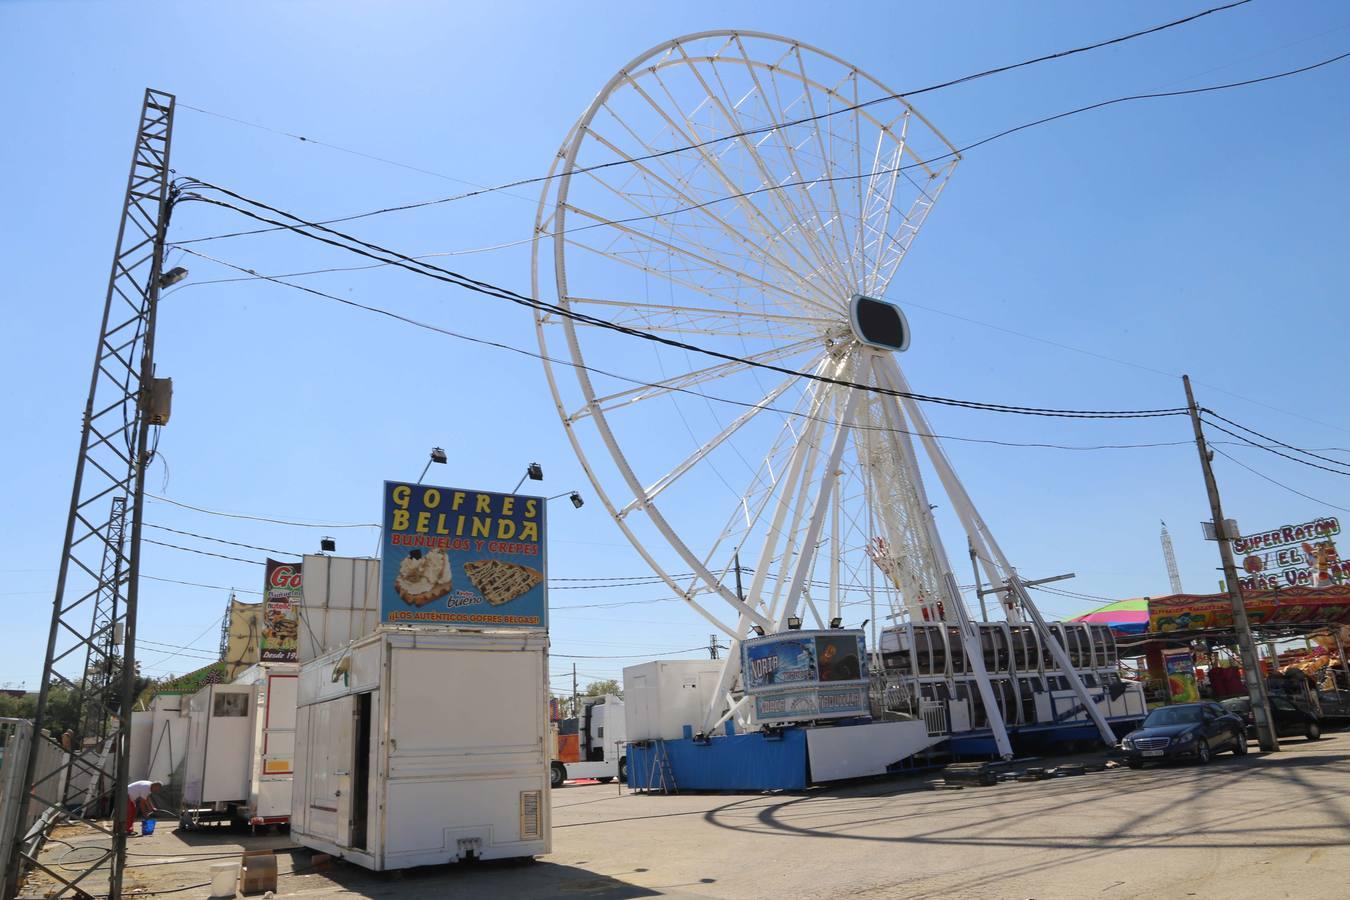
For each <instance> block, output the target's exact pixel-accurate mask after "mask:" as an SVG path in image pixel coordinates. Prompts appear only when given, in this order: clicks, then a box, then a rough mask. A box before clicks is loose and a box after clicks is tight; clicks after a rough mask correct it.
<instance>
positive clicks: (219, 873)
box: [211, 862, 239, 897]
mask: <svg viewBox="0 0 1350 900" xmlns="http://www.w3.org/2000/svg"><path fill="white" fill-rule="evenodd" d="M238 886H239V863H237V862H223V863H212V864H211V896H212V897H233V896H234V895H235V889H236V888H237V887H238Z"/></svg>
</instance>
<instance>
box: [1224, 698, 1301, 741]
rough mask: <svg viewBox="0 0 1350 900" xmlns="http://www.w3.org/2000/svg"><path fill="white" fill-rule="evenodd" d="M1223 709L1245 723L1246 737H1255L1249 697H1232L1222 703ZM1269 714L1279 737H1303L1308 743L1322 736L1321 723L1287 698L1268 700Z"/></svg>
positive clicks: (1254, 725) (1253, 718)
mask: <svg viewBox="0 0 1350 900" xmlns="http://www.w3.org/2000/svg"><path fill="white" fill-rule="evenodd" d="M1223 707H1224V709H1226V710H1228V711H1229V712H1231V713H1232V714H1233V715H1235V716H1238V717H1239V718H1241V719H1242V721H1244V722H1246V723H1247V736H1248V737H1252V738H1254V737H1256V719H1255V717H1253V716H1252V701H1251V698H1250V697H1234V698H1233V699H1231V700H1224V701H1223ZM1270 714H1271V715H1272V716H1274V717H1275V733H1276V734H1277V735H1279V736H1280V737H1296V736H1298V735H1300V734H1301V735H1303V736H1304V737H1306V738H1307V739H1308V740H1310V741H1315V740H1317V739H1318V738H1320V737H1321V736H1322V723H1321V721H1319V720H1318V718H1317V716H1315V715H1313V714H1312V713H1310V712H1308V711H1307V710H1306V709H1300V708H1299V707H1298V706H1296V705H1295V704H1294V702H1293V701H1292V700H1290V699H1289V698H1288V697H1280V696H1274V697H1271V698H1270Z"/></svg>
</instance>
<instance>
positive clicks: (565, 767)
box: [549, 694, 628, 787]
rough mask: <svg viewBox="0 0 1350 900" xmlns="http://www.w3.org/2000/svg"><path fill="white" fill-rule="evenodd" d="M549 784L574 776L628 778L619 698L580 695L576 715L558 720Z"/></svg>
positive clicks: (560, 783) (622, 715)
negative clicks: (578, 708) (578, 710)
mask: <svg viewBox="0 0 1350 900" xmlns="http://www.w3.org/2000/svg"><path fill="white" fill-rule="evenodd" d="M556 740H557V744H556V746H555V748H554V753H553V762H552V764H551V766H550V773H549V783H550V784H551V785H552V786H553V787H561V786H562V784H563V782H565V781H570V780H573V779H578V778H595V779H597V780H599V781H605V782H608V781H613V780H614V779H615V778H617V779H619V780H620V781H627V780H628V754H627V746H628V738H627V727H626V724H625V720H624V709H623V701H622V700H620V699H619V698H618V697H616V696H615V695H613V694H605V695H604V696H603V697H583V698H582V709H581V713H580V715H578V716H577V717H576V718H574V719H563V720H562V721H561V722H559V723H558V735H557V738H556Z"/></svg>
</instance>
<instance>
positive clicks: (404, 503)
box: [394, 484, 412, 509]
mask: <svg viewBox="0 0 1350 900" xmlns="http://www.w3.org/2000/svg"><path fill="white" fill-rule="evenodd" d="M411 498H412V488H410V487H408V486H407V485H406V484H400V485H399V486H398V487H396V488H394V505H395V506H398V507H401V508H403V509H407V508H408V500H409V499H411Z"/></svg>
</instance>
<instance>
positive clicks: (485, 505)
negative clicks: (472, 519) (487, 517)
mask: <svg viewBox="0 0 1350 900" xmlns="http://www.w3.org/2000/svg"><path fill="white" fill-rule="evenodd" d="M474 512H476V513H490V512H492V497H490V496H489V495H487V494H479V495H478V505H477V506H476V507H475V508H474Z"/></svg>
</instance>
